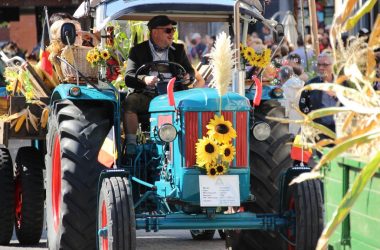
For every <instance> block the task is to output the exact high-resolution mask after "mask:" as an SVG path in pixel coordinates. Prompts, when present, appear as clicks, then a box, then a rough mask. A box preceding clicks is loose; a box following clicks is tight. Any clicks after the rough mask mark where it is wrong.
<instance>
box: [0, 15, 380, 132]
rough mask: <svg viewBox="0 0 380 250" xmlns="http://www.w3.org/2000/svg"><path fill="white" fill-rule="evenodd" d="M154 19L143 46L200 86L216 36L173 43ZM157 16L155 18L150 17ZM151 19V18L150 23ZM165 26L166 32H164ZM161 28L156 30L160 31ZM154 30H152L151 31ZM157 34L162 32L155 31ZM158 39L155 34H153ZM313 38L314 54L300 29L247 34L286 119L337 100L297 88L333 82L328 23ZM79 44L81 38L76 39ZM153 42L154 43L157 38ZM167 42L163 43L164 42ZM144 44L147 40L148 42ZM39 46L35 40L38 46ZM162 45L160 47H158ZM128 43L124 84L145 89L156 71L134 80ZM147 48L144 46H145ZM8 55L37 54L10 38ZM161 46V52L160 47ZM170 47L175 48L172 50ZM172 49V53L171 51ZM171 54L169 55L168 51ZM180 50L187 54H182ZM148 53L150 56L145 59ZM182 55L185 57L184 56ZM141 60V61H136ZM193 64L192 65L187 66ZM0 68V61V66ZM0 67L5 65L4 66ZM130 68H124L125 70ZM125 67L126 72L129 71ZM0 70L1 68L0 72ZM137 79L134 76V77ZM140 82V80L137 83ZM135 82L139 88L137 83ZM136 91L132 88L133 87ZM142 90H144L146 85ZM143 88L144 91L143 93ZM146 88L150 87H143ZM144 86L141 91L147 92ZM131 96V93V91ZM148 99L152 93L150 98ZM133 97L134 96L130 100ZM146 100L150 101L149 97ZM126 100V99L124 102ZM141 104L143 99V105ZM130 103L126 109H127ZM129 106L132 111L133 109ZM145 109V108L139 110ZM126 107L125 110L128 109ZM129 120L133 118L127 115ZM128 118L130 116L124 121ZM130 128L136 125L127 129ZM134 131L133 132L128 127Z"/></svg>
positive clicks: (165, 24) (163, 21) (293, 128)
mask: <svg viewBox="0 0 380 250" xmlns="http://www.w3.org/2000/svg"><path fill="white" fill-rule="evenodd" d="M157 18H158V19H157V20H158V21H157V20H156V19H152V20H151V21H150V22H149V23H148V28H149V30H150V39H149V40H148V41H151V42H150V43H148V42H146V47H147V48H145V49H144V51H149V50H150V51H151V53H152V55H153V56H152V57H153V60H156V59H166V60H174V61H181V62H182V64H183V62H186V63H185V64H186V65H185V66H186V69H187V71H188V72H190V73H191V75H192V76H193V77H195V79H196V82H198V83H199V85H198V87H203V86H204V85H205V81H204V79H202V76H200V74H199V73H198V71H197V70H196V69H195V66H196V65H198V64H207V63H208V55H209V53H210V52H211V49H212V47H213V45H214V42H215V36H210V35H204V36H203V37H202V35H201V34H200V33H197V32H196V33H191V34H189V35H188V37H186V39H185V41H184V42H182V41H178V43H173V34H174V32H175V26H173V25H175V24H176V22H175V21H173V20H170V19H169V18H168V17H166V16H159V17H157ZM62 20H69V21H70V22H75V21H73V18H72V17H71V16H70V15H66V16H65V15H64V13H58V14H55V15H53V16H52V17H51V18H50V25H52V28H54V27H55V26H54V25H55V24H57V23H58V22H60V21H62ZM155 21H157V23H158V24H156V23H155ZM152 23H153V24H152ZM75 24H76V26H77V27H78V32H79V33H80V34H79V35H80V36H79V37H82V38H83V37H86V36H88V33H83V34H82V33H81V32H82V31H81V29H80V25H79V23H77V22H76V23H75ZM169 29H170V32H169ZM159 32H161V33H159ZM154 34H156V35H154ZM159 35H161V36H159ZM358 35H359V36H368V35H369V31H368V30H366V29H361V30H360V33H359V34H358ZM356 38H357V36H343V40H344V42H345V43H346V44H347V43H350V42H352V41H354V40H355V39H356ZM157 39H158V40H157ZM97 40H98V39H97V38H96V37H95V36H93V35H92V37H90V38H89V39H84V41H93V42H95V43H97ZM318 40H319V50H320V54H319V55H318V56H317V55H316V53H315V51H314V49H313V47H312V41H311V36H310V35H309V34H308V35H305V36H304V37H302V36H299V37H298V38H297V42H296V44H291V43H290V42H288V40H287V39H286V38H285V39H284V42H283V43H282V44H280V45H277V44H275V42H274V39H273V36H272V32H271V31H270V30H269V29H268V28H267V27H265V26H264V27H263V28H262V30H261V32H253V33H251V34H249V35H248V37H247V40H246V46H247V47H251V48H253V49H254V50H255V51H256V52H258V53H262V52H263V51H264V50H265V49H270V50H271V52H272V63H271V64H270V65H269V66H268V67H269V68H268V67H267V68H265V69H264V70H263V71H262V74H263V80H264V81H268V82H269V83H272V84H276V85H279V86H281V87H282V88H283V90H284V97H285V98H284V100H283V101H282V103H283V105H284V106H285V107H286V110H287V112H286V113H287V115H288V117H289V118H290V119H299V118H301V117H300V115H299V112H298V111H297V110H296V109H298V108H299V109H300V110H301V111H302V112H303V113H305V114H307V113H309V112H311V111H312V110H314V109H317V108H322V107H328V106H332V105H336V98H335V97H334V96H332V95H329V93H322V92H316V91H311V92H307V91H306V92H304V93H302V95H301V97H300V99H299V95H298V94H297V93H298V92H299V90H300V89H301V88H302V87H303V86H305V84H310V83H318V82H333V81H334V78H333V73H332V72H333V70H332V69H333V58H332V55H331V46H330V41H329V30H328V27H327V28H320V29H319V30H318ZM160 42H163V43H165V44H163V45H160V44H159V43H160ZM80 43H81V44H82V40H81V41H80ZM156 43H157V44H156ZM166 43H167V44H166ZM173 44H180V45H181V46H182V47H183V53H184V55H182V54H181V55H178V56H174V54H178V53H179V52H181V53H182V47H178V48H177V47H175V46H177V45H175V46H174V45H173ZM148 45H149V46H148ZM87 46H94V44H91V43H90V44H87ZM172 46H174V47H175V50H173V51H172V49H171V48H172ZM37 47H38V46H37ZM161 47H163V48H161ZM137 48H138V47H136V48H133V49H132V50H131V53H130V58H129V61H128V69H127V74H126V75H127V78H126V83H127V86H129V87H131V88H134V89H137V90H136V91H137V92H138V91H139V89H145V86H149V85H154V84H155V83H156V82H157V77H154V76H147V75H143V78H142V79H140V80H136V79H135V78H134V76H132V74H134V73H135V72H134V71H133V70H131V67H132V66H133V65H134V64H133V63H137V61H138V58H140V59H141V58H142V57H141V52H140V54H139V56H135V58H134V57H133V55H135V54H134V51H135V50H136V49H137ZM147 49H148V50H147ZM1 50H3V51H4V52H5V53H6V54H7V55H8V56H9V57H12V56H15V55H17V56H20V57H22V58H26V59H27V60H35V61H37V60H38V57H37V54H38V51H37V50H33V51H32V52H31V53H24V52H23V51H22V50H21V49H19V48H18V46H17V44H16V43H14V42H9V43H6V44H5V45H3V46H2V47H1ZM165 51H166V52H165ZM174 52H175V53H174ZM173 53H174V54H173ZM172 54H173V55H172ZM184 56H185V57H186V58H184ZM144 58H145V59H144V62H145V63H146V62H147V61H150V60H151V59H152V58H151V56H146V57H144ZM148 59H149V60H148ZM185 59H186V60H185ZM379 61H380V54H379V53H377V54H376V63H377V66H378V67H377V69H378V75H380V73H379V72H380V70H379ZM136 65H137V66H138V65H142V63H141V62H140V63H137V64H136ZM191 65H192V67H190V66H191ZM0 68H1V67H0ZM3 68H4V67H3ZM270 68H276V70H275V71H274V72H275V74H272V73H273V70H271V69H270ZM128 70H129V71H128ZM128 72H130V73H128ZM0 73H1V72H0ZM0 81H1V84H2V85H4V84H5V83H4V80H3V79H0ZM136 81H137V82H136ZM140 85H141V86H140ZM136 86H140V87H142V88H139V87H136ZM374 87H375V88H376V89H379V88H380V84H379V83H375V86H374ZM137 92H136V93H137ZM145 92H146V91H145ZM145 92H144V93H145ZM148 92H149V91H148ZM148 92H146V93H148ZM132 96H133V95H132ZM149 100H151V97H150V98H149ZM135 101H136V100H134V102H135ZM148 102H149V101H148ZM126 103H128V102H126ZM145 106H146V105H145ZM128 110H129V109H127V111H128ZM132 111H133V112H132ZM129 112H132V113H136V112H137V111H136V110H129ZM144 112H145V111H144ZM127 113H128V112H127ZM132 120H133V119H132ZM318 122H320V123H322V124H324V125H326V126H327V127H329V128H330V129H332V130H334V126H333V121H332V118H331V117H328V118H324V119H323V120H322V119H321V120H320V121H318ZM129 123H130V122H129ZM299 129H300V126H299V125H297V124H291V125H290V132H291V133H294V134H297V133H298V132H299ZM132 130H133V131H134V130H135V128H133V129H132ZM127 134H134V133H132V132H131V133H127Z"/></svg>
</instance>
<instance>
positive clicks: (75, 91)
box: [69, 86, 82, 97]
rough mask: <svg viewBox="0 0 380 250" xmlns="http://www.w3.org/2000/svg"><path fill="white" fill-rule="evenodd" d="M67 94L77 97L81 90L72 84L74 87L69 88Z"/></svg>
mask: <svg viewBox="0 0 380 250" xmlns="http://www.w3.org/2000/svg"><path fill="white" fill-rule="evenodd" d="M69 94H70V96H73V97H78V96H80V95H81V94H82V91H81V90H80V88H79V87H78V86H74V87H71V88H70V90H69Z"/></svg>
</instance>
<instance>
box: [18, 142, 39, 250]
mask: <svg viewBox="0 0 380 250" xmlns="http://www.w3.org/2000/svg"><path fill="white" fill-rule="evenodd" d="M15 163H16V164H15V202H16V204H15V205H16V212H15V229H16V235H17V239H18V241H19V242H20V243H21V244H22V245H33V244H37V243H38V242H39V241H40V238H41V234H42V229H43V223H44V202H45V190H44V180H43V172H42V171H43V169H44V168H45V164H44V160H43V156H42V154H41V152H40V151H38V150H37V149H36V148H34V147H22V148H20V149H19V150H18V151H17V155H16V160H15Z"/></svg>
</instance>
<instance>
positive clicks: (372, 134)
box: [313, 128, 380, 171]
mask: <svg viewBox="0 0 380 250" xmlns="http://www.w3.org/2000/svg"><path fill="white" fill-rule="evenodd" d="M378 137H380V128H378V129H374V130H372V131H369V132H368V133H365V134H361V135H358V136H355V137H352V138H349V139H347V140H346V141H343V142H342V143H340V144H338V145H336V146H335V147H333V148H332V149H331V150H330V151H328V152H327V153H326V154H325V155H323V157H322V158H321V160H320V161H319V162H318V164H317V165H316V166H315V167H314V168H313V171H319V169H320V168H321V167H322V166H323V165H324V164H326V163H327V162H328V161H331V160H332V159H334V158H335V157H337V156H339V155H340V154H342V153H343V152H345V151H347V150H348V149H349V148H351V147H353V146H354V145H360V144H363V143H368V142H370V141H372V140H374V139H376V138H378Z"/></svg>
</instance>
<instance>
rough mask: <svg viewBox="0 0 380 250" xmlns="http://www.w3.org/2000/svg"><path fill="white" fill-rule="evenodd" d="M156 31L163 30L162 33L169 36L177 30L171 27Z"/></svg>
mask: <svg viewBox="0 0 380 250" xmlns="http://www.w3.org/2000/svg"><path fill="white" fill-rule="evenodd" d="M156 29H159V30H164V32H165V33H167V34H171V33H172V32H173V33H174V32H175V31H176V30H177V29H176V27H172V28H156Z"/></svg>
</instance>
